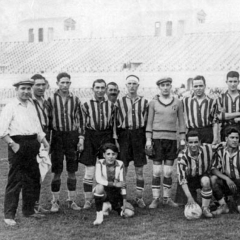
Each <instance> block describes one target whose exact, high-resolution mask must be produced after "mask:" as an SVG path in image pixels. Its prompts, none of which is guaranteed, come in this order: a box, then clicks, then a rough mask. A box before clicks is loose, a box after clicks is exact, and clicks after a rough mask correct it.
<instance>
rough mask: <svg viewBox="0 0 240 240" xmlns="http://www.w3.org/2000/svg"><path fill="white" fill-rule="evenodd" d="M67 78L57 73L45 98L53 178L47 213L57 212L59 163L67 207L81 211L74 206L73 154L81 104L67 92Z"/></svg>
mask: <svg viewBox="0 0 240 240" xmlns="http://www.w3.org/2000/svg"><path fill="white" fill-rule="evenodd" d="M70 79H71V77H70V75H69V74H68V73H64V72H63V73H59V74H58V76H57V85H58V90H57V91H56V92H55V93H54V94H53V96H51V97H50V98H49V99H48V102H49V106H50V125H51V126H52V142H51V161H52V172H53V179H52V183H51V189H52V195H53V199H52V208H51V212H58V211H59V194H60V186H61V174H62V171H63V160H64V156H65V158H66V165H67V172H68V178H67V188H68V199H67V201H68V205H69V207H70V208H72V209H73V210H80V209H81V208H80V207H79V206H78V205H77V204H76V203H75V199H76V184H77V179H76V174H75V172H76V171H77V170H78V163H77V161H76V151H77V145H78V142H80V141H81V136H80V133H81V130H80V129H81V127H80V125H82V124H83V118H82V112H81V108H80V107H81V104H80V100H79V98H78V97H76V96H74V95H73V94H72V93H71V92H70V91H69V88H70V85H71V80H70Z"/></svg>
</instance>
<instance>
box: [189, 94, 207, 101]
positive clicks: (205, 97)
mask: <svg viewBox="0 0 240 240" xmlns="http://www.w3.org/2000/svg"><path fill="white" fill-rule="evenodd" d="M192 99H196V100H197V97H196V95H194V94H193V95H192ZM205 99H209V96H208V95H207V94H204V98H203V100H205Z"/></svg>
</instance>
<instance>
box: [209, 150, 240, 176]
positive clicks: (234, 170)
mask: <svg viewBox="0 0 240 240" xmlns="http://www.w3.org/2000/svg"><path fill="white" fill-rule="evenodd" d="M212 169H217V170H219V171H220V172H222V173H224V174H226V175H227V176H228V177H229V178H231V179H234V180H235V179H239V178H240V147H238V149H237V151H236V152H235V153H233V154H232V155H231V154H230V153H229V151H228V149H227V147H221V148H220V149H218V151H217V153H216V154H215V155H214V158H213V164H212Z"/></svg>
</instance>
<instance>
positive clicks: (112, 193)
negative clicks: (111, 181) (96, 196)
mask: <svg viewBox="0 0 240 240" xmlns="http://www.w3.org/2000/svg"><path fill="white" fill-rule="evenodd" d="M104 190H105V199H104V202H110V203H111V205H112V209H113V210H114V211H117V212H120V211H121V208H122V206H123V196H122V195H121V188H116V187H106V186H105V187H104Z"/></svg>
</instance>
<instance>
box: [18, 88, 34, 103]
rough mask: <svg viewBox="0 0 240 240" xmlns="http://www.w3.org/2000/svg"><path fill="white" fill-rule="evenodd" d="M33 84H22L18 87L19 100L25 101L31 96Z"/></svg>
mask: <svg viewBox="0 0 240 240" xmlns="http://www.w3.org/2000/svg"><path fill="white" fill-rule="evenodd" d="M31 90H32V87H31V85H27V84H26V85H20V86H18V87H17V88H16V91H17V97H18V99H19V100H21V101H23V102H25V101H27V100H28V99H29V98H30V97H31Z"/></svg>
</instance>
